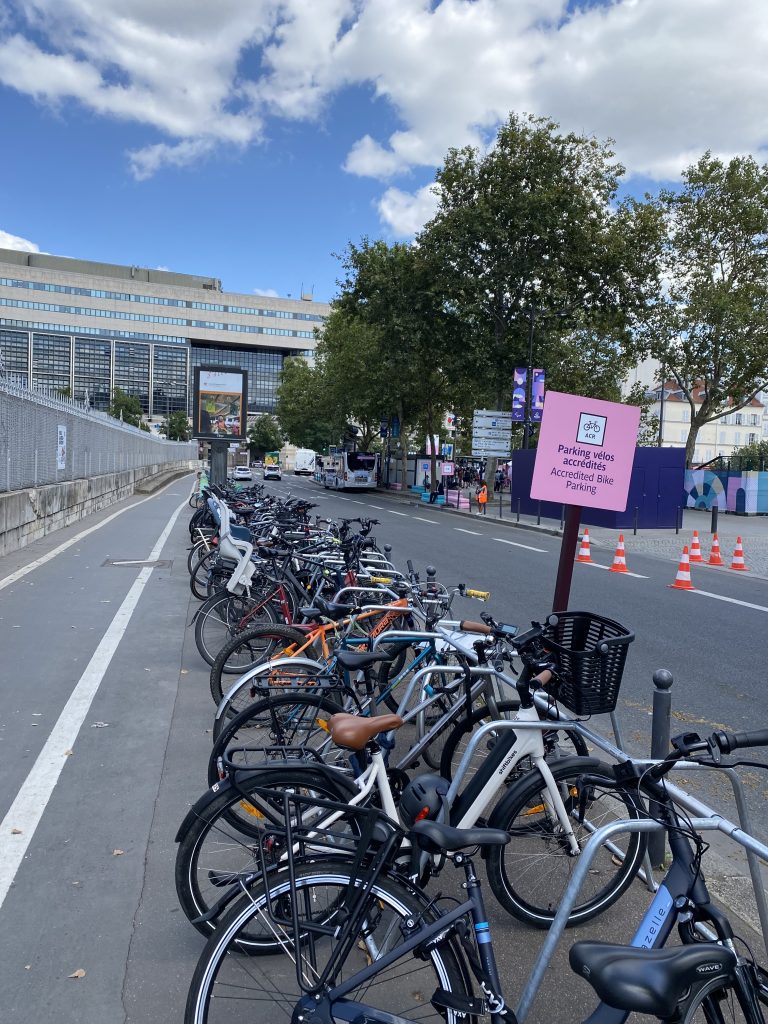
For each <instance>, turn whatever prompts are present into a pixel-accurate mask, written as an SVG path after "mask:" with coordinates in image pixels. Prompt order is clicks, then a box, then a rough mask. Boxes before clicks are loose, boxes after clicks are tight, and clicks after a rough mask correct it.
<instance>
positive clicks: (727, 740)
mask: <svg viewBox="0 0 768 1024" xmlns="http://www.w3.org/2000/svg"><path fill="white" fill-rule="evenodd" d="M715 738H716V740H717V745H718V747H720V749H721V750H722V752H723V753H724V754H730V753H731V752H732V751H733V750H738V749H739V748H740V747H768V729H755V730H754V731H753V732H720V731H718V732H716V733H715Z"/></svg>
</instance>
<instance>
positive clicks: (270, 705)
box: [208, 688, 359, 786]
mask: <svg viewBox="0 0 768 1024" xmlns="http://www.w3.org/2000/svg"><path fill="white" fill-rule="evenodd" d="M340 689H341V688H340ZM345 692H348V691H345ZM335 693H336V691H334V690H333V689H327V688H323V690H322V692H320V693H296V694H292V693H283V694H279V695H277V696H270V697H264V698H263V699H261V700H259V699H256V700H254V701H253V702H252V703H251V704H248V705H247V706H246V707H244V708H243V709H242V711H240V712H238V714H236V715H235V716H234V717H233V718H222V719H217V722H218V721H220V722H222V723H223V724H222V725H221V727H220V728H219V730H218V734H215V735H214V740H213V747H212V749H211V754H210V757H209V758H208V785H209V786H213V785H215V784H216V783H217V782H218V781H219V779H220V777H221V776H220V772H219V758H220V757H222V756H223V755H224V754H225V753H226V752H227V750H229V749H230V748H231V747H265V746H286V747H310V748H311V749H313V750H318V752H320V750H322V751H323V754H321V756H322V757H323V760H324V761H325V762H326V763H327V764H333V763H335V762H337V761H340V760H342V759H345V758H346V757H348V754H347V753H345V752H344V751H342V750H341V749H340V748H338V747H336V748H334V750H335V751H337V754H336V755H334V756H329V757H326V756H324V754H326V753H327V750H326V748H327V747H328V744H329V738H328V729H327V720H328V718H330V716H331V715H335V714H337V713H338V712H339V711H344V710H347V709H348V710H350V711H351V712H352V713H355V712H357V711H358V710H359V703H358V702H357V701H356V699H355V700H354V702H352V701H353V698H354V695H353V694H351V693H348V697H349V700H348V701H345V700H343V699H342V698H341V694H340V693H339V695H338V699H336V697H335ZM302 708H304V709H306V710H305V712H304V713H302ZM313 709H314V710H313ZM310 716H312V717H310ZM318 720H319V721H318ZM251 759H252V758H251ZM234 760H235V763H237V764H240V763H241V762H242V765H243V767H246V766H247V764H248V760H249V757H248V755H247V754H245V753H244V754H242V755H240V756H238V757H237V758H235V759H234Z"/></svg>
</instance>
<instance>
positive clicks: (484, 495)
mask: <svg viewBox="0 0 768 1024" xmlns="http://www.w3.org/2000/svg"><path fill="white" fill-rule="evenodd" d="M475 493H476V494H477V514H478V515H479V516H484V515H485V506H486V504H487V503H488V486H487V484H486V482H485V480H482V479H481V480H480V483H479V484H478V485H477V490H476V491H475Z"/></svg>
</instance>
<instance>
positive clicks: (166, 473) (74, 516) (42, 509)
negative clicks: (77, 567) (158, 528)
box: [0, 460, 198, 555]
mask: <svg viewBox="0 0 768 1024" xmlns="http://www.w3.org/2000/svg"><path fill="white" fill-rule="evenodd" d="M197 465H198V464H197V462H196V461H192V460H190V461H189V462H185V463H181V464H179V465H177V466H175V467H169V466H168V465H167V464H166V465H156V466H145V467H144V468H142V469H129V470H124V471H123V472H121V473H104V474H103V475H101V476H94V477H90V478H88V479H85V478H81V479H77V480H66V481H63V482H62V483H59V484H46V485H45V486H43V487H30V488H27V489H26V490H23V491H4V492H0V555H6V554H9V553H10V552H11V551H16V550H18V549H19V548H23V547H26V545H27V544H31V543H32V541H35V540H37V539H38V538H40V537H45V536H46V535H47V534H49V533H53V532H54V530H60V529H61V528H62V527H64V526H70V525H71V524H72V523H76V522H77V521H78V520H80V519H83V518H84V517H85V516H88V515H92V514H93V513H94V512H99V511H101V509H104V508H108V507H109V506H110V505H114V504H115V502H118V501H122V500H123V499H124V498H129V497H130V496H131V495H132V494H133V493H134V492H139V491H141V492H143V493H148V492H149V491H151V490H154V489H155V488H154V487H153V486H152V484H153V482H154V483H156V484H157V486H158V487H160V486H162V485H163V484H164V483H166V482H167V481H168V480H172V479H173V478H174V476H180V475H183V474H185V473H187V472H189V471H190V470H192V469H196V468H197Z"/></svg>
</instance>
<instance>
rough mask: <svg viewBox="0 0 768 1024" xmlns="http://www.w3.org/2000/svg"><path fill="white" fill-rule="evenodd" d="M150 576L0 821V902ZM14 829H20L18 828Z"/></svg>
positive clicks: (129, 601)
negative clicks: (16, 830)
mask: <svg viewBox="0 0 768 1024" xmlns="http://www.w3.org/2000/svg"><path fill="white" fill-rule="evenodd" d="M186 507H187V502H186V501H184V502H182V503H181V505H179V507H178V508H177V509H176V511H175V512H174V513H173V515H172V516H171V518H170V519H169V520H168V522H167V524H166V526H165V529H164V530H163V532H162V533H161V534H160V536H159V537H158V539H157V543H156V544H155V546H154V547H153V548H152V550H151V552H150V553H149V556H148V557H147V561H148V562H154V561H155V560H156V559H157V558H159V557H160V552H161V551H162V550H163V545H164V544H165V542H166V540H167V539H168V536H169V534H170V532H171V530H172V529H173V526H174V523H175V522H176V520H177V519H178V518H179V515H180V514H181V512H182V511H183V510H184V509H185V508H186ZM151 575H152V567H150V566H147V567H146V568H144V569H142V570H141V572H140V573H139V575H138V576H137V577H136V579H135V581H134V583H133V586H132V587H131V589H130V590H129V591H128V593H127V594H126V596H125V600H124V601H123V603H122V604H121V605H120V607H119V608H118V610H117V614H116V615H115V617H114V618H113V619H112V621H111V622H110V624H109V626H108V627H107V631H106V633H105V634H104V636H103V637H102V638H101V641H100V643H99V646H98V647H97V648H96V650H95V651H94V653H93V657H92V658H91V660H90V661H89V662H88V665H87V666H86V669H85V672H83V674H82V675H81V676H80V679H79V680H78V682H77V685H76V686H75V688H74V690H73V691H72V693H71V695H70V698H69V700H68V701H67V703H66V704H65V705H64V709H63V711H62V712H61V714H60V715H59V718H58V721H57V722H56V724H55V725H54V727H53V729H52V730H51V733H50V735H49V737H48V739H47V740H46V742H45V745H44V747H43V749H42V750H41V751H40V754H39V755H38V758H37V760H36V761H35V763H34V765H33V766H32V769H31V771H30V773H29V775H27V777H26V779H25V780H24V782H23V783H22V785H21V788H20V789H19V792H18V793H17V795H16V799H15V800H14V801H13V803H12V804H11V806H10V809H9V810H8V813H7V814H6V816H5V817H4V818H3V820H2V822H0V907H2V905H3V903H4V902H5V897H6V896H7V895H8V890H9V889H10V887H11V885H12V884H13V880H14V878H15V877H16V872H17V871H18V870H19V865H20V864H21V862H22V861H23V860H24V855H25V854H26V852H27V849H28V847H29V844H30V843H31V842H32V837H33V836H34V834H35V831H36V829H37V826H38V825H39V824H40V819H41V818H42V816H43V812H44V811H45V808H46V806H47V804H48V801H49V800H50V799H51V797H52V796H53V790H54V787H55V786H56V783H57V782H58V780H59V776H60V775H61V773H62V771H63V769H64V765H65V764H66V763H67V751H69V750H71V749H72V748H73V747H74V745H75V741H76V740H77V737H78V734H79V732H80V727H81V726H82V724H83V722H84V721H85V716H86V715H87V714H88V712H89V710H90V707H91V704H92V703H93V698H94V697H95V696H96V693H97V692H98V689H99V686H100V685H101V681H102V679H103V678H104V676H105V675H106V672H107V669H108V668H109V665H110V663H111V661H112V658H113V657H114V654H115V651H116V650H117V647H118V644H119V643H120V641H121V640H122V638H123V636H124V635H125V631H126V629H127V628H128V624H129V623H130V621H131V616H132V615H133V613H134V611H135V610H136V605H137V604H138V603H139V599H140V597H141V595H142V593H143V591H144V587H145V586H146V585H147V581H148V580H149V578H150V576H151ZM12 829H18V832H17V833H14V832H12V831H11V830H12Z"/></svg>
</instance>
